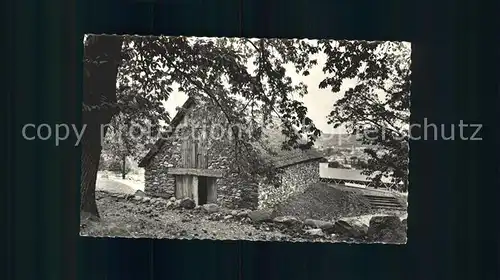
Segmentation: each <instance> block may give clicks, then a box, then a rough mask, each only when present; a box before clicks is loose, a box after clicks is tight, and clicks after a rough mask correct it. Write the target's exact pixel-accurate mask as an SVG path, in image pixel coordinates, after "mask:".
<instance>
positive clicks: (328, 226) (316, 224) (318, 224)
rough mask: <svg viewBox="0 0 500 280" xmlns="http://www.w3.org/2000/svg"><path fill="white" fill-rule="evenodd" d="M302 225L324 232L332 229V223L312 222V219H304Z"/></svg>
mask: <svg viewBox="0 0 500 280" xmlns="http://www.w3.org/2000/svg"><path fill="white" fill-rule="evenodd" d="M304 224H306V225H308V226H310V227H313V228H319V229H322V230H324V231H331V230H332V229H333V227H334V223H332V222H329V221H321V220H314V219H306V220H305V221H304Z"/></svg>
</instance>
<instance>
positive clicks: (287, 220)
mask: <svg viewBox="0 0 500 280" xmlns="http://www.w3.org/2000/svg"><path fill="white" fill-rule="evenodd" d="M273 222H275V223H278V224H284V225H289V226H290V225H296V224H300V223H301V221H300V220H299V219H297V218H295V217H293V216H280V217H275V218H273Z"/></svg>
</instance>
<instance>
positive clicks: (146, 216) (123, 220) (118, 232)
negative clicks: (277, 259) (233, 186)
mask: <svg viewBox="0 0 500 280" xmlns="http://www.w3.org/2000/svg"><path fill="white" fill-rule="evenodd" d="M97 197H98V199H97V204H98V208H99V209H100V215H101V219H102V221H101V222H99V223H91V224H90V225H88V227H87V228H84V229H82V231H81V234H82V235H91V236H118V237H133V238H138V237H147V238H196V239H218V240H220V239H233V240H241V239H246V240H281V239H283V238H286V236H285V235H284V234H282V233H280V232H277V231H272V230H270V231H262V230H259V229H257V228H255V227H254V226H253V225H251V224H247V223H243V222H240V221H235V220H215V221H214V220H210V217H211V216H210V215H206V214H203V213H201V211H196V210H191V211H187V210H170V209H169V210H167V209H165V208H164V207H162V206H158V205H152V204H135V203H133V202H131V201H127V200H125V199H117V198H114V197H112V196H108V195H102V194H100V193H98V194H97Z"/></svg>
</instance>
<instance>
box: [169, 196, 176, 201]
mask: <svg viewBox="0 0 500 280" xmlns="http://www.w3.org/2000/svg"><path fill="white" fill-rule="evenodd" d="M168 200H170V201H172V202H175V200H176V199H175V197H174V196H172V197H170V198H169V199H168Z"/></svg>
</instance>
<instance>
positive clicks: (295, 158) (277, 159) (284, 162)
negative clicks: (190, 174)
mask: <svg viewBox="0 0 500 280" xmlns="http://www.w3.org/2000/svg"><path fill="white" fill-rule="evenodd" d="M194 104H196V100H195V98H193V97H189V98H188V99H187V100H186V102H185V103H184V104H183V105H182V110H180V111H179V112H177V114H176V115H175V117H174V118H173V119H172V122H171V123H170V127H171V130H170V132H169V133H167V134H166V135H163V136H162V137H161V138H160V139H158V141H156V143H155V144H154V146H153V148H151V150H150V151H149V152H148V153H147V154H146V155H145V156H144V158H143V159H142V160H141V161H140V162H139V167H146V166H147V165H148V164H149V163H150V162H151V160H152V159H153V158H154V156H155V155H156V154H157V153H158V152H159V151H160V150H161V148H162V147H163V145H164V144H165V143H166V139H167V138H168V137H170V136H171V135H172V134H173V133H174V131H175V128H176V127H177V126H178V125H179V124H180V123H181V121H182V119H183V118H184V116H185V114H186V109H189V108H191V106H193V105H194ZM271 131H272V130H271ZM268 132H269V131H268ZM272 132H274V131H272ZM273 137H277V138H280V137H279V136H278V135H273ZM281 140H283V139H281V138H280V139H277V141H279V142H280V143H281ZM272 146H273V145H272ZM274 146H277V145H276V143H274ZM257 148H258V147H257ZM259 150H260V152H261V153H263V156H264V157H265V158H267V159H268V160H270V161H271V162H272V163H273V165H274V166H276V167H277V168H283V167H286V166H290V165H294V164H298V163H302V162H306V161H310V160H316V159H322V158H324V156H323V154H321V153H320V152H319V151H317V150H316V149H314V148H311V149H308V150H299V149H295V150H291V151H278V152H277V155H271V154H270V153H267V152H266V151H264V149H262V148H261V149H259ZM273 150H277V148H276V147H273Z"/></svg>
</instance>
